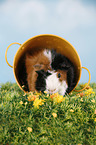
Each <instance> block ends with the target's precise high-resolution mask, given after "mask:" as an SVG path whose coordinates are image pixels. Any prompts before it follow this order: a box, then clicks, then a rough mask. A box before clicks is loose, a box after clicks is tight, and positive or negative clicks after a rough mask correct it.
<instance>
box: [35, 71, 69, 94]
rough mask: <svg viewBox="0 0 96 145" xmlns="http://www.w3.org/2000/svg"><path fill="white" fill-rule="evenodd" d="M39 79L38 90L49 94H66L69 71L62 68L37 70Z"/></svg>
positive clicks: (37, 81)
mask: <svg viewBox="0 0 96 145" xmlns="http://www.w3.org/2000/svg"><path fill="white" fill-rule="evenodd" d="M37 74H38V76H37V80H36V90H37V91H41V92H44V91H46V92H47V93H48V94H52V93H56V92H58V93H59V94H61V95H65V93H66V90H67V88H68V85H67V81H66V79H67V72H66V71H62V70H57V71H49V70H48V71H44V70H39V71H37Z"/></svg>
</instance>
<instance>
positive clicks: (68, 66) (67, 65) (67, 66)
mask: <svg viewBox="0 0 96 145" xmlns="http://www.w3.org/2000/svg"><path fill="white" fill-rule="evenodd" d="M70 67H71V65H70V64H65V63H62V64H61V68H63V69H65V70H68V69H69V68H70Z"/></svg>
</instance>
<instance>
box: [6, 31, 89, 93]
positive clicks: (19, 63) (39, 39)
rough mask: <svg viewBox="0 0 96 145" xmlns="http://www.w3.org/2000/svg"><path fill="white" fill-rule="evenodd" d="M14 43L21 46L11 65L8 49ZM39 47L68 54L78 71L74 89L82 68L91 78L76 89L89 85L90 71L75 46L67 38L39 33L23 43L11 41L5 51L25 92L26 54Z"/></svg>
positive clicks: (19, 84) (17, 80)
mask: <svg viewBox="0 0 96 145" xmlns="http://www.w3.org/2000/svg"><path fill="white" fill-rule="evenodd" d="M13 44H18V45H20V47H19V49H18V50H17V52H16V54H15V57H14V61H13V66H11V65H10V64H9V62H8V60H7V51H8V49H9V47H10V46H11V45H13ZM39 48H48V49H55V50H56V51H57V52H59V53H61V54H62V55H64V56H66V57H67V58H68V59H69V60H70V61H71V62H72V63H73V64H74V67H75V71H76V77H75V83H76V85H75V87H74V88H73V90H75V88H76V86H77V85H78V83H79V80H80V78H81V72H82V68H83V69H86V70H87V71H88V73H89V80H88V83H87V84H86V86H85V87H84V88H83V89H82V90H75V91H78V92H80V91H83V90H84V89H85V88H86V87H87V86H88V85H89V83H90V79H91V74H90V71H89V70H88V69H87V68H85V67H82V65H81V61H80V57H79V55H78V53H77V51H76V50H75V48H74V47H73V46H72V45H71V44H70V43H69V42H68V41H67V40H65V39H63V38H62V37H59V36H56V35H51V34H42V35H37V36H35V37H32V38H30V39H28V40H27V41H25V42H24V43H23V44H20V43H17V42H14V43H11V44H10V45H9V46H8V47H7V49H6V53H5V59H6V62H7V64H8V65H9V66H10V67H12V68H13V72H14V76H15V80H16V82H17V84H18V86H19V87H20V89H22V90H23V91H24V92H27V91H28V89H27V86H26V74H25V80H23V81H22V75H23V74H22V73H21V72H22V69H23V70H24V69H25V68H24V59H25V54H26V52H28V51H36V50H37V49H39ZM23 73H24V71H23ZM22 82H23V83H22ZM24 83H25V84H24ZM73 90H72V91H73Z"/></svg>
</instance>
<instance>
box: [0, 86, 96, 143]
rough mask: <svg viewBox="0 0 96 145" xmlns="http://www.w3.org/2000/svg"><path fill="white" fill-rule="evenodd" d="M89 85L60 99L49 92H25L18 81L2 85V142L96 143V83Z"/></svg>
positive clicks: (0, 124) (0, 101) (0, 139)
mask: <svg viewBox="0 0 96 145" xmlns="http://www.w3.org/2000/svg"><path fill="white" fill-rule="evenodd" d="M81 87H82V85H79V87H78V88H79V89H80V88H81ZM90 87H91V88H92V89H93V90H92V89H90ZM90 87H89V88H87V90H85V91H83V93H79V94H78V93H76V92H72V94H70V95H67V96H65V97H64V99H62V97H61V100H59V101H58V97H57V100H56V97H54V96H47V94H36V93H35V95H34V94H24V92H23V91H21V90H20V89H19V87H18V86H17V84H15V83H14V84H13V83H6V84H1V87H0V144H1V145H95V144H96V142H95V140H96V127H95V125H96V108H95V107H96V101H95V100H96V95H95V94H96V84H95V83H92V84H90ZM34 96H35V97H36V96H37V98H38V99H37V102H36V98H34ZM32 99H33V101H32Z"/></svg>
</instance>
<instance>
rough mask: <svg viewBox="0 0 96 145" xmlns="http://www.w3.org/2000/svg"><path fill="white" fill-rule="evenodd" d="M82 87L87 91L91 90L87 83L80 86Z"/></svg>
mask: <svg viewBox="0 0 96 145" xmlns="http://www.w3.org/2000/svg"><path fill="white" fill-rule="evenodd" d="M80 87H81V88H84V87H86V89H90V86H89V85H87V83H85V84H82V85H80Z"/></svg>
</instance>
